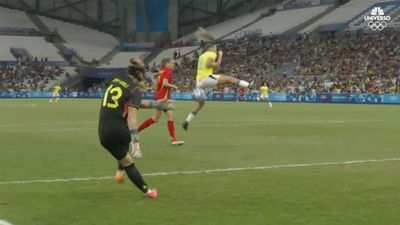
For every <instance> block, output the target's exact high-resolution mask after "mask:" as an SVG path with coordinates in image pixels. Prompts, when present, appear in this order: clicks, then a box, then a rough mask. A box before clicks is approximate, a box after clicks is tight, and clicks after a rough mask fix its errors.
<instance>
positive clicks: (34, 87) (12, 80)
mask: <svg viewBox="0 0 400 225" xmlns="http://www.w3.org/2000/svg"><path fill="white" fill-rule="evenodd" d="M70 73H74V68H72V67H67V68H62V67H58V66H45V65H26V66H19V65H8V66H5V65H3V66H0V81H1V82H0V83H1V85H2V88H4V89H6V90H7V91H9V92H13V91H20V92H26V91H50V90H51V89H52V87H53V86H54V84H56V83H57V82H60V81H61V80H62V79H65V77H66V76H70V75H69V74H70Z"/></svg>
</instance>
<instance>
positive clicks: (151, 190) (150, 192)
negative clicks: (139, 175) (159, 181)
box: [146, 188, 158, 199]
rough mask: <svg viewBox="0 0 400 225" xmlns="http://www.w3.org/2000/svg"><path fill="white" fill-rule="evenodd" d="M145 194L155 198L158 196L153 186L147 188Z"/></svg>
mask: <svg viewBox="0 0 400 225" xmlns="http://www.w3.org/2000/svg"><path fill="white" fill-rule="evenodd" d="M146 195H147V196H148V197H149V198H151V199H156V198H157V196H158V193H157V189H155V188H153V189H149V190H148V191H147V193H146Z"/></svg>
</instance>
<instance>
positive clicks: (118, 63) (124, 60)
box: [100, 52, 149, 68]
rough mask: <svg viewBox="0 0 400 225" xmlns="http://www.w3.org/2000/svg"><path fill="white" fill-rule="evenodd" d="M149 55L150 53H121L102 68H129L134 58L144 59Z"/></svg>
mask: <svg viewBox="0 0 400 225" xmlns="http://www.w3.org/2000/svg"><path fill="white" fill-rule="evenodd" d="M148 54H149V52H119V53H118V54H116V55H115V56H114V57H113V58H112V60H111V61H110V62H109V63H107V64H103V65H101V66H100V68H121V67H122V68H123V67H126V66H127V64H128V62H129V59H131V58H132V57H140V58H142V59H144V58H146V56H147V55H148Z"/></svg>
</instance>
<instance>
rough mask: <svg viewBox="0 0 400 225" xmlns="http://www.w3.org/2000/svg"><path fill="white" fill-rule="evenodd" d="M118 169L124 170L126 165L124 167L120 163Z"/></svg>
mask: <svg viewBox="0 0 400 225" xmlns="http://www.w3.org/2000/svg"><path fill="white" fill-rule="evenodd" d="M118 170H119V171H123V170H124V167H122V166H121V164H119V163H118Z"/></svg>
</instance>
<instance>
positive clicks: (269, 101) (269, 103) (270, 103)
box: [267, 98, 272, 108]
mask: <svg viewBox="0 0 400 225" xmlns="http://www.w3.org/2000/svg"><path fill="white" fill-rule="evenodd" d="M267 101H268V105H269V107H270V108H272V102H271V100H270V99H269V98H267Z"/></svg>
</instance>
